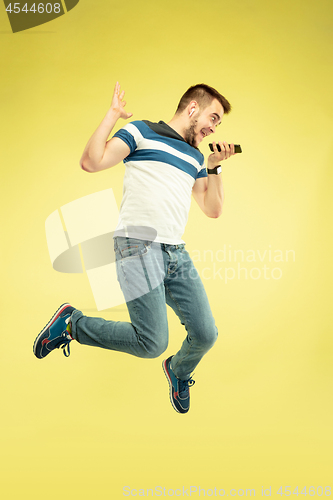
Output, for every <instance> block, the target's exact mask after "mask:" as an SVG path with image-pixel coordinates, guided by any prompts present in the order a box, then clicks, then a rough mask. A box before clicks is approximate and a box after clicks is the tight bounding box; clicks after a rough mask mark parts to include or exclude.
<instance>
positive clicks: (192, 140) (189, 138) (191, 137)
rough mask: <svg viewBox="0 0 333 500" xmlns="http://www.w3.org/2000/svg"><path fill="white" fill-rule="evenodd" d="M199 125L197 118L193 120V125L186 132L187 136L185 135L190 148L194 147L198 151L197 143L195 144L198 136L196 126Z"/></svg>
mask: <svg viewBox="0 0 333 500" xmlns="http://www.w3.org/2000/svg"><path fill="white" fill-rule="evenodd" d="M197 123H198V120H196V119H195V118H192V121H191V125H190V126H189V127H188V128H187V129H186V130H185V134H184V139H185V141H186V142H187V143H188V144H189V145H190V146H192V147H193V148H196V149H198V148H197V146H196V143H195V136H196V133H195V126H196V124H197Z"/></svg>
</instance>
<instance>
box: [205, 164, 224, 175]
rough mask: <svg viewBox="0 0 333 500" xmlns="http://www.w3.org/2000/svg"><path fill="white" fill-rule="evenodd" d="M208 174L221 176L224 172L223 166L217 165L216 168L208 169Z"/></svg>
mask: <svg viewBox="0 0 333 500" xmlns="http://www.w3.org/2000/svg"><path fill="white" fill-rule="evenodd" d="M207 172H208V173H209V174H215V175H219V174H220V173H221V172H222V167H221V165H217V167H215V168H207Z"/></svg>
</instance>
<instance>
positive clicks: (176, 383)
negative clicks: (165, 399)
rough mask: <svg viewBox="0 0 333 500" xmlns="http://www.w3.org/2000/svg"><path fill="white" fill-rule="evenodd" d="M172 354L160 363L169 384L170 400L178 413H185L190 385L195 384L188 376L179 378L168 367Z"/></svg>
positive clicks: (187, 407) (187, 408) (188, 405)
mask: <svg viewBox="0 0 333 500" xmlns="http://www.w3.org/2000/svg"><path fill="white" fill-rule="evenodd" d="M171 359H172V356H170V358H168V359H165V360H164V361H163V363H162V366H163V370H164V373H165V375H166V378H167V379H168V382H169V386H170V401H171V404H172V406H173V407H174V409H175V410H176V411H178V412H179V413H187V412H188V410H189V409H190V387H191V386H192V385H194V384H195V382H194V380H193V379H192V378H191V377H190V378H189V379H188V380H180V379H179V378H177V377H176V375H175V374H174V373H173V371H172V370H171V368H170V362H171Z"/></svg>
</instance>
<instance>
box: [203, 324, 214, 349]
mask: <svg viewBox="0 0 333 500" xmlns="http://www.w3.org/2000/svg"><path fill="white" fill-rule="evenodd" d="M217 337H218V330H217V328H216V327H215V328H214V329H212V330H210V331H209V332H207V333H206V335H205V337H204V338H203V339H202V343H201V345H202V347H204V348H205V349H206V350H207V351H208V350H209V349H211V348H212V347H213V345H214V344H215V342H216V341H217Z"/></svg>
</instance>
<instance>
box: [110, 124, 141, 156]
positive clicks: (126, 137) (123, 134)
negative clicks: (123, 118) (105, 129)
mask: <svg viewBox="0 0 333 500" xmlns="http://www.w3.org/2000/svg"><path fill="white" fill-rule="evenodd" d="M113 137H118V138H119V139H121V140H122V141H124V142H125V143H126V144H127V146H128V147H129V148H130V150H131V153H133V151H135V149H136V147H137V145H136V142H135V139H134V137H133V136H132V134H130V133H129V132H127V130H124V129H123V128H121V129H120V130H118V132H116V133H115V134H114V136H113Z"/></svg>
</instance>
